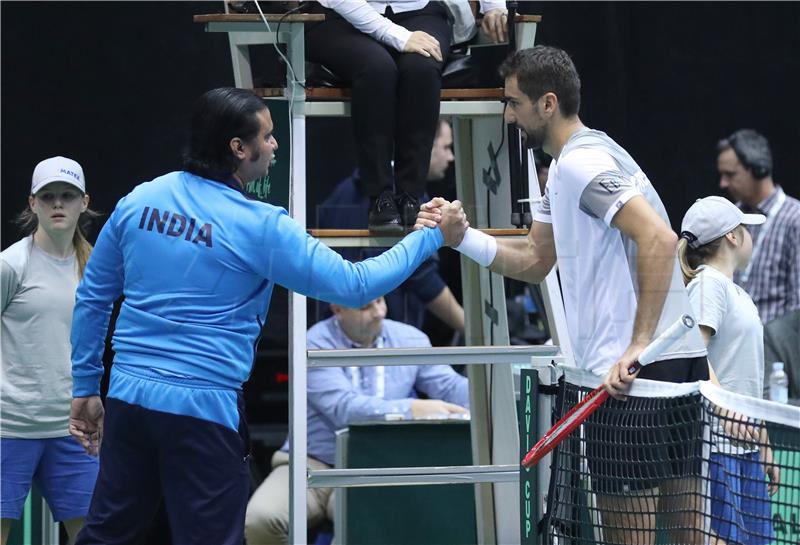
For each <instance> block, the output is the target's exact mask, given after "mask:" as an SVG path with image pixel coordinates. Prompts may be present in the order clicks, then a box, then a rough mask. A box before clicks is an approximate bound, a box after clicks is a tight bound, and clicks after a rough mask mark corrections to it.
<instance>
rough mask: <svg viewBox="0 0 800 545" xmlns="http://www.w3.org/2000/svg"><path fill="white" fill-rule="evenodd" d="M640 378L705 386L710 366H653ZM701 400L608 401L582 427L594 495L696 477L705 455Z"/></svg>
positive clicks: (696, 361) (693, 362) (688, 362)
mask: <svg viewBox="0 0 800 545" xmlns="http://www.w3.org/2000/svg"><path fill="white" fill-rule="evenodd" d="M638 378H645V379H649V380H659V381H662V382H676V383H680V382H695V381H698V380H708V378H709V376H708V360H707V359H706V357H705V356H703V357H700V358H684V359H675V360H665V361H661V362H655V363H651V364H650V365H648V366H646V367H644V368H642V370H641V371H640V372H639V376H638ZM701 411H702V404H701V403H700V401H699V394H694V395H688V396H682V397H676V398H641V397H639V398H636V397H629V398H628V399H627V400H626V401H618V400H616V399H613V398H609V399H608V400H607V401H606V402H605V403H604V404H603V406H602V407H601V408H599V409H598V410H597V411H595V412H594V413H593V414H592V415H591V416H590V417H589V418H588V419H587V421H586V424H585V427H584V429H585V437H586V457H587V458H588V462H589V471H590V476H591V484H592V489H593V491H594V492H596V493H598V494H620V493H623V494H624V493H627V492H635V491H639V490H647V489H651V488H655V487H657V486H658V485H659V484H660V483H661V482H662V481H664V480H666V479H675V478H682V477H689V476H693V475H696V476H698V477H699V476H700V475H701V470H702V453H703V422H702V418H701Z"/></svg>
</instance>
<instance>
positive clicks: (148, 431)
mask: <svg viewBox="0 0 800 545" xmlns="http://www.w3.org/2000/svg"><path fill="white" fill-rule="evenodd" d="M243 406H244V402H243V400H242V396H241V394H239V430H238V432H237V431H236V430H233V429H230V428H228V427H226V426H223V425H221V424H217V423H214V422H210V421H207V420H202V419H199V418H194V417H190V416H181V415H176V414H170V413H165V412H161V411H152V410H149V409H145V408H144V407H141V406H138V405H131V404H129V403H125V402H124V401H120V400H118V399H113V398H108V399H107V400H106V414H105V425H104V435H103V442H102V445H101V449H100V474H99V475H98V477H97V486H96V487H95V490H94V495H93V496H92V502H91V505H90V507H89V514H88V515H87V517H86V524H85V525H84V527H83V529H82V530H81V532H80V534H79V535H78V539H77V541H76V544H77V545H90V544H91V545H122V544H133V543H140V542H142V539H143V537H144V536H145V533H146V532H147V530H148V528H149V526H150V522H151V521H152V519H153V517H154V515H155V513H156V511H157V509H158V507H159V504H160V503H161V501H162V499H163V501H164V504H165V507H166V511H167V517H168V519H169V525H170V529H171V531H172V542H173V543H175V544H180V545H193V544H197V545H201V544H202V545H207V544H212V543H213V544H214V545H241V544H242V542H243V541H244V515H245V510H246V508H247V498H248V493H249V485H250V472H249V460H248V458H249V450H250V445H249V436H248V434H247V422H246V420H245V417H244V410H243Z"/></svg>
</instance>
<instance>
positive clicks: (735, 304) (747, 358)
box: [687, 265, 764, 399]
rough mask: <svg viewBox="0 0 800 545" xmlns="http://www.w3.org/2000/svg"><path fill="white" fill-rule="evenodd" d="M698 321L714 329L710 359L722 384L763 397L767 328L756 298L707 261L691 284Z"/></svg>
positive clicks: (690, 293)
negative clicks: (765, 333) (765, 332)
mask: <svg viewBox="0 0 800 545" xmlns="http://www.w3.org/2000/svg"><path fill="white" fill-rule="evenodd" d="M687 288H688V290H689V301H691V303H692V308H693V309H694V313H695V318H696V319H697V323H698V324H700V325H704V326H706V327H709V328H711V329H713V330H714V335H713V336H712V337H711V341H710V342H709V343H708V361H709V363H710V364H711V367H712V368H713V369H714V372H715V373H716V374H717V378H718V379H719V383H720V385H721V386H722V387H723V388H724V389H726V390H729V391H731V392H736V393H737V394H743V395H747V396H751V397H757V398H759V399H760V398H761V396H762V393H763V390H764V328H763V326H762V325H761V320H760V319H759V317H758V309H756V306H755V304H754V303H753V300H752V299H750V296H749V295H747V292H745V291H744V290H743V289H742V288H740V287H739V286H737V285H736V284H734V283H733V281H732V280H730V279H729V278H728V277H726V276H725V275H724V274H722V273H721V272H719V271H718V270H717V269H715V268H714V267H711V266H708V265H703V266H701V267H700V274H698V275H697V276H696V277H695V278H694V279H692V281H691V282H689V285H688V286H687Z"/></svg>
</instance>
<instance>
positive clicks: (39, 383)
mask: <svg viewBox="0 0 800 545" xmlns="http://www.w3.org/2000/svg"><path fill="white" fill-rule="evenodd" d="M96 215H97V214H96V213H95V212H92V211H91V210H89V195H87V194H86V186H85V180H84V177H83V169H82V168H81V166H80V165H79V164H78V163H77V162H75V161H73V160H72V159H67V158H65V157H51V158H50V159H46V160H44V161H42V162H40V163H39V164H38V165H36V168H35V170H34V171H33V179H32V182H31V194H30V196H29V197H28V207H27V208H26V209H25V210H24V211H23V212H22V213H21V214H20V215H19V217H18V218H17V223H18V225H19V227H20V230H21V231H22V234H23V235H24V238H23V239H22V240H20V241H18V242H17V243H15V244H13V245H11V246H9V247H8V248H7V249H6V250H5V251H3V252H2V253H0V270H1V271H2V297H1V299H2V317H1V318H0V323H1V326H2V383H0V390H1V391H0V414H1V415H2V416H0V453H1V455H2V461H1V462H2V463H1V464H0V472H2V477H1V479H2V482H3V486H2V493H0V496H1V498H0V499H1V500H2V505H1V507H2V543H3V545H5V543H6V541H7V539H8V535H9V532H10V530H11V523H12V521H13V520H15V519H19V518H20V517H21V516H22V512H23V506H24V503H25V498H26V497H27V496H28V492H29V491H30V488H31V484H32V482H33V481H35V482H36V484H37V486H38V488H39V490H40V491H41V492H42V495H43V496H44V498H45V499H46V500H47V503H48V505H49V506H50V510H51V511H52V512H53V516H54V518H55V519H56V520H57V521H61V522H64V526H65V527H66V529H67V533H68V534H69V536H70V542H72V541H74V539H75V536H77V534H78V531H79V530H80V528H81V526H82V524H83V520H84V517H85V516H86V513H87V511H88V509H89V501H90V499H91V496H92V491H93V489H94V483H95V480H96V478H97V470H98V461H97V458H96V457H93V456H89V455H88V454H86V452H85V451H84V449H83V447H81V445H80V444H79V443H78V442H77V441H75V439H74V438H72V437H70V434H69V411H70V402H71V401H72V375H71V371H72V366H71V361H70V341H69V336H70V330H71V326H72V309H73V306H74V304H75V290H76V289H77V287H78V282H79V281H80V279H81V277H82V275H83V269H84V267H85V266H86V262H87V261H88V259H89V254H90V253H91V250H92V246H91V245H90V244H89V242H88V241H87V240H86V229H87V228H88V227H89V225H90V224H91V219H92V217H94V216H96Z"/></svg>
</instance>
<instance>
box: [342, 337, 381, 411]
mask: <svg viewBox="0 0 800 545" xmlns="http://www.w3.org/2000/svg"><path fill="white" fill-rule="evenodd" d="M375 348H383V335H380V336H379V337H378V340H377V341H375ZM374 369H375V392H374V393H373V394H371V395H374V396H376V397H379V398H381V399H383V398H384V396H385V395H386V367H384V366H383V365H377V366H375V367H374ZM350 381H351V383H352V384H353V389H354V390H356V391H357V392H362V391H363V390H364V389H365V388H364V387H363V385H362V384H361V368H360V367H355V366H351V367H350Z"/></svg>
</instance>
